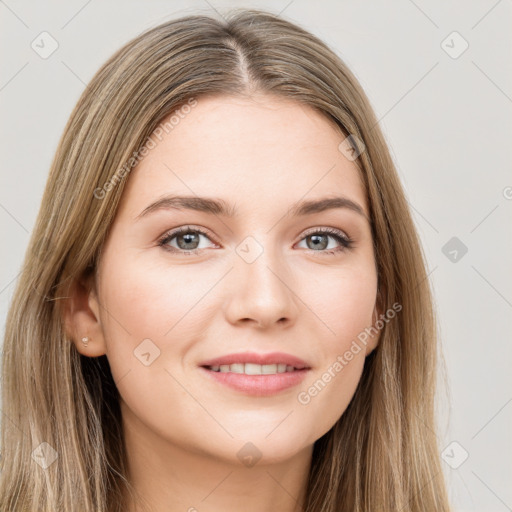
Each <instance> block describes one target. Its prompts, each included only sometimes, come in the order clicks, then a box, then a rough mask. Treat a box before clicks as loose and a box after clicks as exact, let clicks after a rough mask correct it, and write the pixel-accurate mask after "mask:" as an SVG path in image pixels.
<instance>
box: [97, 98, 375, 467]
mask: <svg viewBox="0 0 512 512" xmlns="http://www.w3.org/2000/svg"><path fill="white" fill-rule="evenodd" d="M187 112H188V110H187ZM176 119H178V118H176V117H175V118H174V121H173V123H172V125H168V127H167V128H169V126H172V129H167V131H168V133H166V131H165V130H161V129H160V130H158V131H157V132H155V134H154V135H153V137H152V140H153V141H154V142H156V145H154V147H152V149H149V150H148V153H147V154H146V156H145V157H144V158H143V160H142V161H141V162H140V163H139V164H138V166H137V167H136V168H135V169H134V170H133V171H132V173H131V174H130V176H129V181H128V183H127V187H126V189H125V191H124V195H123V198H122V201H121V204H120V207H119V210H118V213H117V217H116V219H115V221H114V224H113V226H112V229H111V231H110V233H109V237H108V240H107V241H106V245H105V246H104V252H103V253H102V258H101V261H100V265H99V268H98V273H97V280H96V292H95V294H93V295H91V299H90V300H91V301H92V303H94V302H97V301H99V305H98V304H97V303H96V305H95V306H94V307H95V308H96V310H97V311H98V312H99V320H100V322H99V325H100V328H101V333H102V337H103V340H102V341H101V343H104V352H105V353H106V354H107V357H108V361H109V363H110V366H111V369H112V374H113V377H114V380H115V381H116V385H117V387H118V389H119V392H120V395H121V398H122V401H121V407H122V413H123V421H124V422H125V425H126V426H127V427H128V428H130V429H131V430H132V431H138V432H139V433H140V434H141V436H142V435H144V436H145V437H144V438H145V439H148V438H149V437H151V438H152V439H158V440H159V442H162V441H163V442H165V443H170V444H171V445H175V446H179V447H181V448H185V449H186V450H189V451H192V452H194V453H201V454H203V455H207V456H210V457H214V458H217V459H219V458H220V459H223V460H225V461H226V460H229V461H231V462H236V463H240V462H242V463H244V464H247V463H249V464H250V462H248V461H250V460H256V459H258V457H261V462H260V463H262V462H264V461H267V462H269V461H276V460H284V459H287V458H290V457H292V456H293V455H295V454H297V453H298V452H300V451H302V450H306V449H310V448H311V446H312V445H313V443H314V442H315V441H316V440H317V439H318V438H320V437H321V436H322V435H323V434H325V433H326V432H327V431H328V430H329V429H330V428H331V427H332V426H333V425H334V423H335V422H336V421H337V420H338V418H339V417H340V416H341V415H342V414H343V412H344V411H345V409H346V407H347V405H348V404H349V402H350V400H351V398H352V396H353V394H354V391H355V389H356V386H357V383H358V381H359V379H360V377H361V372H362V369H363V364H364V359H365V356H366V355H367V354H368V353H369V352H370V351H371V350H372V349H373V348H374V347H375V344H376V342H377V338H376V337H374V338H368V340H367V342H366V344H363V343H361V342H360V341H357V340H358V335H360V334H361V333H362V332H364V330H365V328H367V327H369V326H370V325H371V324H372V314H373V312H374V307H375V300H376V292H377V276H376V268H375V260H374V254H373V248H372V238H371V229H370V224H369V221H368V218H369V211H368V205H367V203H366V197H365V192H364V189H363V186H362V183H361V181H360V178H359V175H358V171H357V169H356V166H355V163H354V162H353V161H351V160H350V159H349V158H347V157H346V155H345V154H344V153H343V152H342V151H340V149H338V146H339V145H340V143H341V142H342V141H343V140H344V138H345V137H344V136H343V135H342V134H341V133H340V132H339V131H338V130H337V129H336V128H335V127H334V126H333V125H332V124H330V122H329V121H328V120H326V119H325V118H324V117H323V116H321V115H320V114H318V113H316V112H315V111H314V110H312V109H311V108H310V107H308V106H304V105H301V104H297V103H294V102H291V101H287V100H283V99H277V98H275V97H271V96H257V97H254V98H253V99H252V100H246V99H240V98H233V97H210V98H199V99H198V101H197V105H196V106H194V107H193V108H190V111H189V112H188V113H187V114H182V116H181V117H179V122H177V121H176ZM157 135H158V136H157ZM160 139H161V140H160ZM151 146H153V144H151ZM177 197H187V198H188V199H187V200H183V199H182V200H178V199H176V198H177ZM172 198H174V199H172ZM333 198H344V201H340V202H339V203H337V207H331V208H327V209H324V208H322V207H320V206H321V205H320V206H317V207H315V206H314V202H316V201H320V200H323V199H333ZM103 200H104V201H108V200H109V199H108V195H107V196H106V197H105V198H104V199H103ZM206 200H208V202H206ZM304 203H306V207H305V206H304ZM308 204H309V206H307V205H308ZM300 205H302V206H303V208H302V209H301V208H300ZM354 205H355V206H354ZM324 206H325V205H324ZM357 208H359V209H360V210H361V211H360V212H358V211H356V210H357ZM299 210H301V211H299ZM234 212H236V213H234ZM230 213H232V215H230ZM178 229H185V230H188V232H187V231H185V233H181V234H180V233H177V232H176V231H177V230H178ZM325 229H329V230H330V232H323V230H325ZM347 239H350V240H351V242H350V243H348V244H347V243H346V240H347ZM92 303H91V304H92ZM359 339H361V338H359ZM354 341H356V342H357V345H354ZM95 342H100V340H96V341H95ZM356 346H357V347H358V348H359V350H357V349H356V348H355V347H356ZM247 353H250V354H252V355H253V356H255V358H254V359H250V357H249V356H247ZM348 353H350V354H351V356H350V354H349V355H347V354H348ZM231 355H232V356H233V357H232V358H231V359H228V360H224V361H214V360H215V359H217V358H223V357H225V356H231ZM259 356H262V358H260V359H258V357H259ZM266 356H268V357H267V358H266V359H265V357H266ZM294 358H295V359H294ZM299 360H300V361H299ZM257 362H260V363H264V365H263V366H261V365H258V364H256V363H257ZM230 363H233V366H226V365H228V364H230ZM245 363H247V365H246V364H245ZM221 364H222V366H223V367H222V368H220V366H221ZM217 366H218V367H219V368H216V367H217ZM287 366H288V370H291V369H292V368H291V367H293V368H294V369H293V370H292V371H287V372H285V373H279V372H282V371H283V370H286V368H287ZM208 367H213V369H211V368H210V369H209V368H208ZM303 367H304V368H303ZM301 368H302V369H301ZM217 369H218V370H222V371H218V372H217V371H215V370H217ZM239 372H243V373H239ZM259 372H263V373H264V374H263V375H258V373H259ZM246 373H247V374H249V375H245V374H246ZM254 373H256V374H254ZM143 433H144V434H143ZM148 433H150V436H149V437H148V436H147V435H146V434H148ZM248 443H250V444H248ZM247 457H249V458H247ZM251 457H252V459H251Z"/></svg>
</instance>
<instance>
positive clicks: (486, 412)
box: [0, 0, 512, 512]
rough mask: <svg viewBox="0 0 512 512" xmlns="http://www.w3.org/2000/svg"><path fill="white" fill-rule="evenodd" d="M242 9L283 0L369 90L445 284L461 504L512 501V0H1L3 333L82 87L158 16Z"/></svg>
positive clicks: (450, 412)
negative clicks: (50, 173)
mask: <svg viewBox="0 0 512 512" xmlns="http://www.w3.org/2000/svg"><path fill="white" fill-rule="evenodd" d="M243 6H250V7H260V8H263V9H268V10H270V11H272V12H274V13H276V14H277V13H280V12H282V15H283V16H284V17H286V18H288V19H290V20H291V21H294V22H297V23H299V24H301V25H302V26H304V27H305V28H307V29H309V30H310V31H312V32H313V33H315V34H316V35H318V36H319V37H321V38H322V39H323V40H324V41H325V42H327V44H329V45H330V46H331V47H332V48H333V49H334V50H335V51H336V52H337V53H338V54H339V55H340V56H341V57H342V58H343V59H344V60H345V62H346V63H347V64H348V65H349V66H350V68H351V69H352V70H353V72H354V73H355V74H356V76H357V77H358V79H359V80H360V82H361V84H362V86H363V87H364V89H365V90H366V92H367V94H368V96H369V97H370V100H371V102H372V105H373V107H374V108H375V110H376V112H377V116H378V118H379V119H380V125H381V127H382V129H383V130H384V133H385V135H386V138H387V140H388V143H389V145H390V147H391V151H392V154H393V157H394V159H395V162H396V164H397V167H398V169H399V172H400V175H401V178H402V180H403V183H404V186H405V189H406V193H407V195H408V199H409V202H410V204H411V208H412V211H413V213H414V216H415V220H416V224H417V226H418V229H419V232H420V235H421V238H422V241H423V244H424V248H425V253H426V256H427V259H428V265H429V270H430V279H431V281H432V284H433V287H434V290H435V298H436V303H437V307H438V314H439V327H440V334H441V341H442V350H443V352H444V355H445V359H446V372H447V376H448V383H449V398H450V402H448V401H444V402H440V407H439V409H440V425H441V434H440V445H441V448H442V450H444V451H443V458H444V460H445V462H443V466H444V470H445V472H446V477H447V480H448V482H449V488H450V495H451V498H452V503H453V505H454V510H455V511H457V512H462V511H478V512H480V511H482V512H483V511H485V512H502V511H505V510H512V508H511V507H512V485H511V483H510V482H511V481H512V480H511V477H512V457H511V454H512V450H511V448H512V442H511V436H510V432H511V431H512V429H511V426H512V403H511V402H512V386H511V381H512V377H511V372H510V368H511V353H512V348H511V347H512V343H511V341H512V338H511V334H512V315H511V312H512V286H511V284H512V276H511V272H510V263H511V262H512V229H511V220H512V175H511V172H510V166H511V147H512V144H511V141H512V116H511V113H512V66H511V64H512V55H511V53H512V52H511V48H512V41H511V40H512V30H511V29H510V27H511V18H512V16H511V14H512V5H511V1H510V0H498V1H494V0H493V1H483V0H478V1H472V2H462V1H453V2H449V3H448V2H444V1H441V0H436V1H429V2H427V1H426V0H424V1H419V0H418V1H416V2H414V1H412V0H393V1H392V2H391V1H390V2H383V1H377V0H372V1H366V2H357V1H355V0H354V1H338V2H336V1H334V0H332V1H324V2H307V1H306V0H292V1H289V0H284V1H274V2H270V1H267V2H263V1H262V2H256V1H252V2H250V1H247V2H238V1H237V2H228V1H221V0H212V1H208V2H207V1H205V0H202V1H195V2H183V1H133V0H131V1H126V0H123V1H121V0H116V1H99V0H89V1H86V0H72V1H64V0H59V1H56V0H55V1H51V2H50V1H46V2H37V3H36V2H29V1H16V0H5V1H1V0H0V48H1V51H2V59H1V64H0V70H1V75H0V116H1V117H0V119H1V123H0V125H1V126H0V130H1V136H0V145H1V146H0V148H1V154H2V161H1V177H0V226H1V230H2V231H1V240H2V244H1V248H2V249H1V255H2V260H1V263H2V264H1V266H0V309H1V311H0V316H1V322H2V332H3V328H4V326H5V317H6V314H7V308H8V304H9V302H10V300H11V297H12V293H13V290H14V284H15V281H16V278H17V275H18V272H19V271H20V268H21V261H22V256H23V254H24V252H25V250H26V249H27V244H28V238H29V233H30V231H31V230H32V227H33V225H34V221H35V217H36V214H37V211H38V208H39V203H40V200H41V197H42V193H43V189H44V185H45V182H46V178H47V174H48V170H49V166H50V163H51V160H52V158H53V154H54V152H55V149H56V145H57V142H58V139H59V138H60V136H61V133H62V130H63V128H64V125H65V123H66V121H67V119H68V116H69V114H70V113H71V110H72V108H73V106H74V104H75V102H76V101H77V99H78V97H79V95H80V94H81V92H82V90H83V88H84V85H85V84H86V83H87V82H88V81H89V80H90V78H91V77H92V75H93V74H94V72H95V71H96V70H97V69H98V68H99V66H100V65H101V64H102V63H103V62H104V61H105V60H106V59H107V58H108V57H109V56H110V55H111V54H112V53H113V52H114V51H115V50H117V49H118V48H119V47H120V46H121V45H122V44H123V43H125V42H126V41H128V40H129V39H131V38H132V37H134V36H135V35H137V34H138V33H140V32H142V31H143V30H145V29H147V28H150V27H153V26H155V25H157V24H159V23H161V22H163V21H165V20H168V19H172V18H176V17H179V16H182V15H186V14H192V13H209V14H210V13H215V11H216V10H217V11H219V12H220V13H221V14H223V13H225V12H226V10H227V9H229V8H230V7H243ZM44 31H47V32H48V33H49V34H51V37H52V38H54V39H55V40H56V41H57V43H58V48H57V50H56V51H55V52H54V53H53V54H52V55H50V56H48V57H47V58H42V57H41V56H40V55H39V54H38V53H37V52H36V51H34V50H33V49H32V47H31V44H33V45H34V46H36V45H39V48H40V50H39V51H40V52H42V51H43V48H42V47H43V45H44V48H45V49H46V50H48V49H49V48H51V46H50V43H51V41H50V39H49V38H48V36H40V34H41V33H42V32H44ZM454 31H455V32H457V33H458V34H453V32H454ZM42 38H46V39H44V40H43V41H42ZM443 41H444V42H443ZM466 44H467V45H469V46H468V48H467V49H466V50H465V51H464V52H463V53H461V51H462V50H463V49H464V48H465V46H466ZM459 54H460V55H459ZM452 237H457V239H458V241H455V242H452V243H455V244H456V245H454V246H451V245H448V246H447V247H446V248H445V249H444V252H443V247H445V244H447V243H448V241H449V240H450V239H451V238H452ZM461 243H462V244H464V246H466V247H467V253H466V254H463V251H462V250H461V248H462V246H461ZM457 244H458V245H457ZM453 251H456V252H453ZM445 253H446V254H445ZM454 258H455V261H452V260H453V259H454ZM2 340H3V334H2ZM441 398H442V395H441ZM449 403H450V404H451V405H449ZM452 443H455V444H452ZM445 448H446V450H445ZM466 452H467V454H468V455H469V456H468V458H467V460H464V458H465V456H466Z"/></svg>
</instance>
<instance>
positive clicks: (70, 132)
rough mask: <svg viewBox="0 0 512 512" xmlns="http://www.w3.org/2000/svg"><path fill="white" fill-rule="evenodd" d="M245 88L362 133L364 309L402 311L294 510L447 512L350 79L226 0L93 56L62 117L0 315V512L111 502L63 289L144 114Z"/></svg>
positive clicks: (420, 286)
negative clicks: (370, 289)
mask: <svg viewBox="0 0 512 512" xmlns="http://www.w3.org/2000/svg"><path fill="white" fill-rule="evenodd" d="M255 92H263V93H268V94H273V95H277V96H280V97H283V98H287V99H292V100H295V101H297V102H300V103H303V104H306V105H309V106H311V107H313V108H314V109H316V110H317V111H319V112H321V113H323V115H325V116H326V118H327V119H329V120H330V121H333V122H334V123H336V125H337V126H339V128H340V130H341V131H342V132H343V133H344V134H345V135H347V136H348V135H353V136H355V137H357V138H358V139H359V140H360V141H362V142H363V143H364V146H365V148H366V149H365V151H363V153H362V154H361V155H360V156H359V158H358V159H357V162H356V163H357V165H358V166H359V171H360V173H361V177H362V180H363V183H364V186H365V189H366V194H367V198H368V204H369V207H370V214H371V223H372V234H373V242H374V247H375V255H376V264H377V270H378V281H379V294H378V301H379V306H380V309H381V311H385V310H386V309H387V308H389V307H390V306H391V305H392V304H395V303H398V304H400V305H401V306H402V310H401V312H400V314H398V315H397V316H396V318H394V319H393V321H390V322H388V323H387V324H386V325H385V327H384V328H383V329H382V331H381V338H380V343H379V345H378V347H377V349H376V350H375V351H374V352H373V353H372V354H371V355H369V356H368V357H367V359H366V362H365V367H364V371H363V375H362V378H361V381H360V383H359V386H358V388H357V390H356V393H355V395H354V397H353V399H352V401H351V403H350V405H349V406H348V408H347V410H346V411H345V412H344V413H343V415H342V416H341V418H340V419H339V421H338V422H337V423H336V424H335V425H334V426H333V428H332V429H331V430H330V431H329V432H328V433H326V434H325V435H324V436H323V437H322V438H320V439H319V440H318V441H317V442H316V443H315V446H314V450H313V460H312V465H311V470H310V478H309V482H308V488H307V494H306V501H305V508H304V510H305V511H306V512H340V511H347V512H348V511H350V512H368V511H376V510H382V511H385V512H391V511H399V510H404V511H405V510H407V511H409V512H411V511H412V512H419V511H426V510H428V511H434V510H435V511H437V512H443V511H448V510H449V505H448V499H447V496H446V491H445V484H444V479H443V473H442V468H441V465H440V459H439V451H438V446H437V440H436V435H435V433H434V432H435V431H436V426H435V419H434V397H435V393H434V390H435V382H436V368H437V366H436V365H437V363H436V357H437V356H436V353H437V343H436V332H437V329H436V322H435V316H434V311H433V306H432V297H431V291H430V285H429V281H428V279H427V277H428V276H427V274H426V270H425V268H426V265H425V259H424V255H423V252H422V249H421V246H420V243H419V239H418V235H417V233H416V230H415V226H414V224H413V222H412V219H411V215H410V212H409V209H408V205H407V201H406V198H405V196H404V192H403V189H402V186H401V184H400V181H399V179H398V176H397V173H396V170H395V167H394V164H393V161H392V159H391V157H390V154H389V150H388V148H387V146H386V142H385V140H384V137H383V135H382V133H381V130H380V128H379V125H378V122H377V120H376V118H375V115H374V113H373V111H372V108H371V106H370V103H369V101H368V99H367V97H366V95H365V93H364V92H363V90H362V88H361V86H360V85H359V83H358V81H357V80H356V78H355V77H354V75H353V74H352V73H351V72H350V70H349V69H348V68H347V66H346V65H345V64H344V62H343V61H342V60H341V59H340V58H339V57H338V56H337V55H336V54H335V53H334V52H333V51H332V50H330V49H329V48H328V47H327V46H326V45H325V44H324V43H323V42H321V41H320V40H319V39H317V38H316V37H315V36H313V35H312V34H310V33H309V32H307V31H305V30H304V29H302V28H300V27H299V26H297V25H295V24H292V23H290V22H288V21H286V20H284V19H282V18H280V17H276V16H274V15H272V14H270V13H266V12H263V11H260V10H254V9H251V10H242V9H239V10H236V11H232V12H230V13H229V15H228V17H227V20H226V21H219V20H217V19H215V18H211V17H208V16H202V15H201V16H199V15H197V16H187V17H183V18H180V19H177V20H173V21H169V22H166V23H163V24H161V25H159V26H157V27H155V28H153V29H150V30H148V31H146V32H145V33H143V34H141V35H140V36H138V37H136V38H135V39H133V40H132V41H130V42H129V43H127V44H126V45H125V46H124V47H123V48H121V49H120V50H118V51H117V52H116V53H115V54H114V55H113V56H112V57H111V58H110V59H109V60H108V61H107V62H106V63H105V64H104V65H103V66H102V67H101V69H100V70H99V71H98V72H97V73H96V75H95V76H94V77H93V79H92V80H91V82H90V83H89V84H88V86H87V87H86V89H85V91H84V92H83V94H82V96H81V97H80V99H79V101H78V103H77V105H76V106H75V108H74V110H73V112H72V114H71V117H70V119H69V121H68V123H67V126H66V128H65V130H64V134H63V136H62V138H61V140H60V143H59V146H58V149H57V151H56V155H55V158H54V160H53V163H52V166H51V170H50V174H49V178H48V182H47V185H46V189H45V192H44V197H43V200H42V204H41V208H40V211H39V215H38V217H37V221H36V225H35V228H34V230H33V233H32V236H31V240H30V243H29V249H28V250H27V253H26V256H25V261H24V265H23V270H22V273H21V275H20V278H19V281H18V283H17V288H16V291H15V294H14V298H13V301H12V304H11V307H10V310H9V314H8V318H7V325H6V333H5V341H4V350H3V367H2V371H3V386H2V398H3V418H2V419H3V421H2V430H1V443H2V446H1V452H2V457H1V477H0V510H1V511H2V512H7V511H8V512H13V511H23V512H35V511H36V510H37V511H38V512H41V511H45V512H56V511H65V512H93V511H100V512H114V511H122V510H123V509H125V508H126V507H125V506H124V505H123V503H126V501H123V500H126V499H128V498H127V496H128V495H129V494H130V492H131V487H130V484H129V481H128V478H127V464H126V459H125V450H124V444H123V435H122V428H121V415H120V409H119V396H118V392H117V389H116V386H115V383H114V381H113V379H112V375H111V373H110V369H109V365H108V362H107V360H106V356H101V357H97V358H88V357H84V356H82V355H80V354H79V353H78V351H77V350H76V347H75V346H74V344H73V343H72V342H71V341H70V340H69V339H68V337H67V336H66V333H65V328H64V325H63V308H64V307H65V304H66V301H65V298H66V296H67V294H68V293H69V290H70V286H71V285H72V284H73V283H74V282H76V280H77V279H80V278H81V277H83V276H84V275H86V274H88V273H90V272H94V271H95V268H96V265H97V263H98V259H99V257H100V252H101V248H102V245H103V242H104V241H105V239H106V236H107V234H108V231H109V228H110V226H111V224H112V221H113V218H114V215H115V213H116V209H117V205H118V203H119V200H120V197H121V195H122V193H123V189H124V186H125V184H126V181H127V179H129V172H130V169H131V166H132V165H133V164H134V163H136V161H137V159H136V158H135V159H134V155H137V154H138V151H139V150H140V148H142V147H144V144H147V143H148V140H149V139H148V137H149V136H150V135H151V134H152V132H153V131H154V130H155V128H156V127H157V126H158V125H159V123H161V122H162V120H163V119H164V118H165V117H166V116H168V115H169V114H170V113H171V112H173V111H175V110H177V109H179V108H183V107H184V106H185V105H187V104H190V100H191V99H194V101H200V100H201V97H204V96H206V95H210V96H211V95H221V94H222V95H251V94H253V93H255ZM126 162H131V163H130V165H128V166H126ZM41 443H47V444H41ZM52 450H53V451H52ZM55 456H57V459H56V461H55V462H54V463H51V461H52V459H54V458H55ZM38 460H39V461H41V460H44V461H46V464H41V463H39V464H38V463H37V462H38ZM45 465H47V467H44V466H45Z"/></svg>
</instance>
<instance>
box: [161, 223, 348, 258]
mask: <svg viewBox="0 0 512 512" xmlns="http://www.w3.org/2000/svg"><path fill="white" fill-rule="evenodd" d="M186 233H200V234H202V235H204V236H206V237H207V238H208V239H210V235H209V234H208V233H207V232H206V231H204V230H203V229H200V228H196V227H193V226H183V227H181V228H177V229H175V230H173V231H170V232H168V233H166V234H165V235H164V236H163V237H162V238H161V239H160V240H159V241H158V245H159V246H160V247H162V248H163V249H164V250H166V251H170V252H173V253H181V254H185V255H193V254H198V253H199V252H200V251H202V250H203V249H193V250H190V251H186V250H183V249H176V248H175V247H172V248H170V247H169V246H168V245H167V244H168V243H169V242H170V241H171V240H172V239H173V238H175V237H177V236H179V235H182V234H186ZM317 234H328V235H330V236H331V237H333V238H334V239H336V241H338V242H339V243H340V244H341V247H338V248H337V249H334V250H333V249H330V250H323V251H314V250H313V249H310V252H313V253H319V254H315V255H318V256H325V255H331V256H334V255H336V254H338V253H340V252H343V251H345V250H347V249H348V250H350V249H352V248H353V244H354V241H353V240H352V239H351V238H349V237H348V236H346V235H344V234H342V231H339V230H338V229H334V228H328V227H324V228H317V229H314V230H309V231H307V232H306V234H305V235H304V236H303V238H301V240H300V241H302V240H304V238H307V237H308V236H311V235H317Z"/></svg>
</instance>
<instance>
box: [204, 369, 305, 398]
mask: <svg viewBox="0 0 512 512" xmlns="http://www.w3.org/2000/svg"><path fill="white" fill-rule="evenodd" d="M200 370H201V371H203V372H205V373H206V375H207V376H209V377H210V378H211V379H214V380H215V381H217V382H220V383H221V384H224V385H226V386H228V387H230V388H232V389H235V390H236V391H240V392H241V393H244V394H246V395H254V396H269V395H275V394H276V393H279V392H280V391H284V390H285V389H288V388H291V387H293V386H297V385H298V384H300V383H301V382H302V381H303V380H304V378H305V377H306V373H307V372H308V371H309V370H308V369H307V368H305V369H302V370H294V371H293V372H285V373H275V374H272V375H246V374H245V373H232V372H227V373H222V372H214V371H213V370H209V369H208V368H204V367H203V366H201V367H200Z"/></svg>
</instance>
